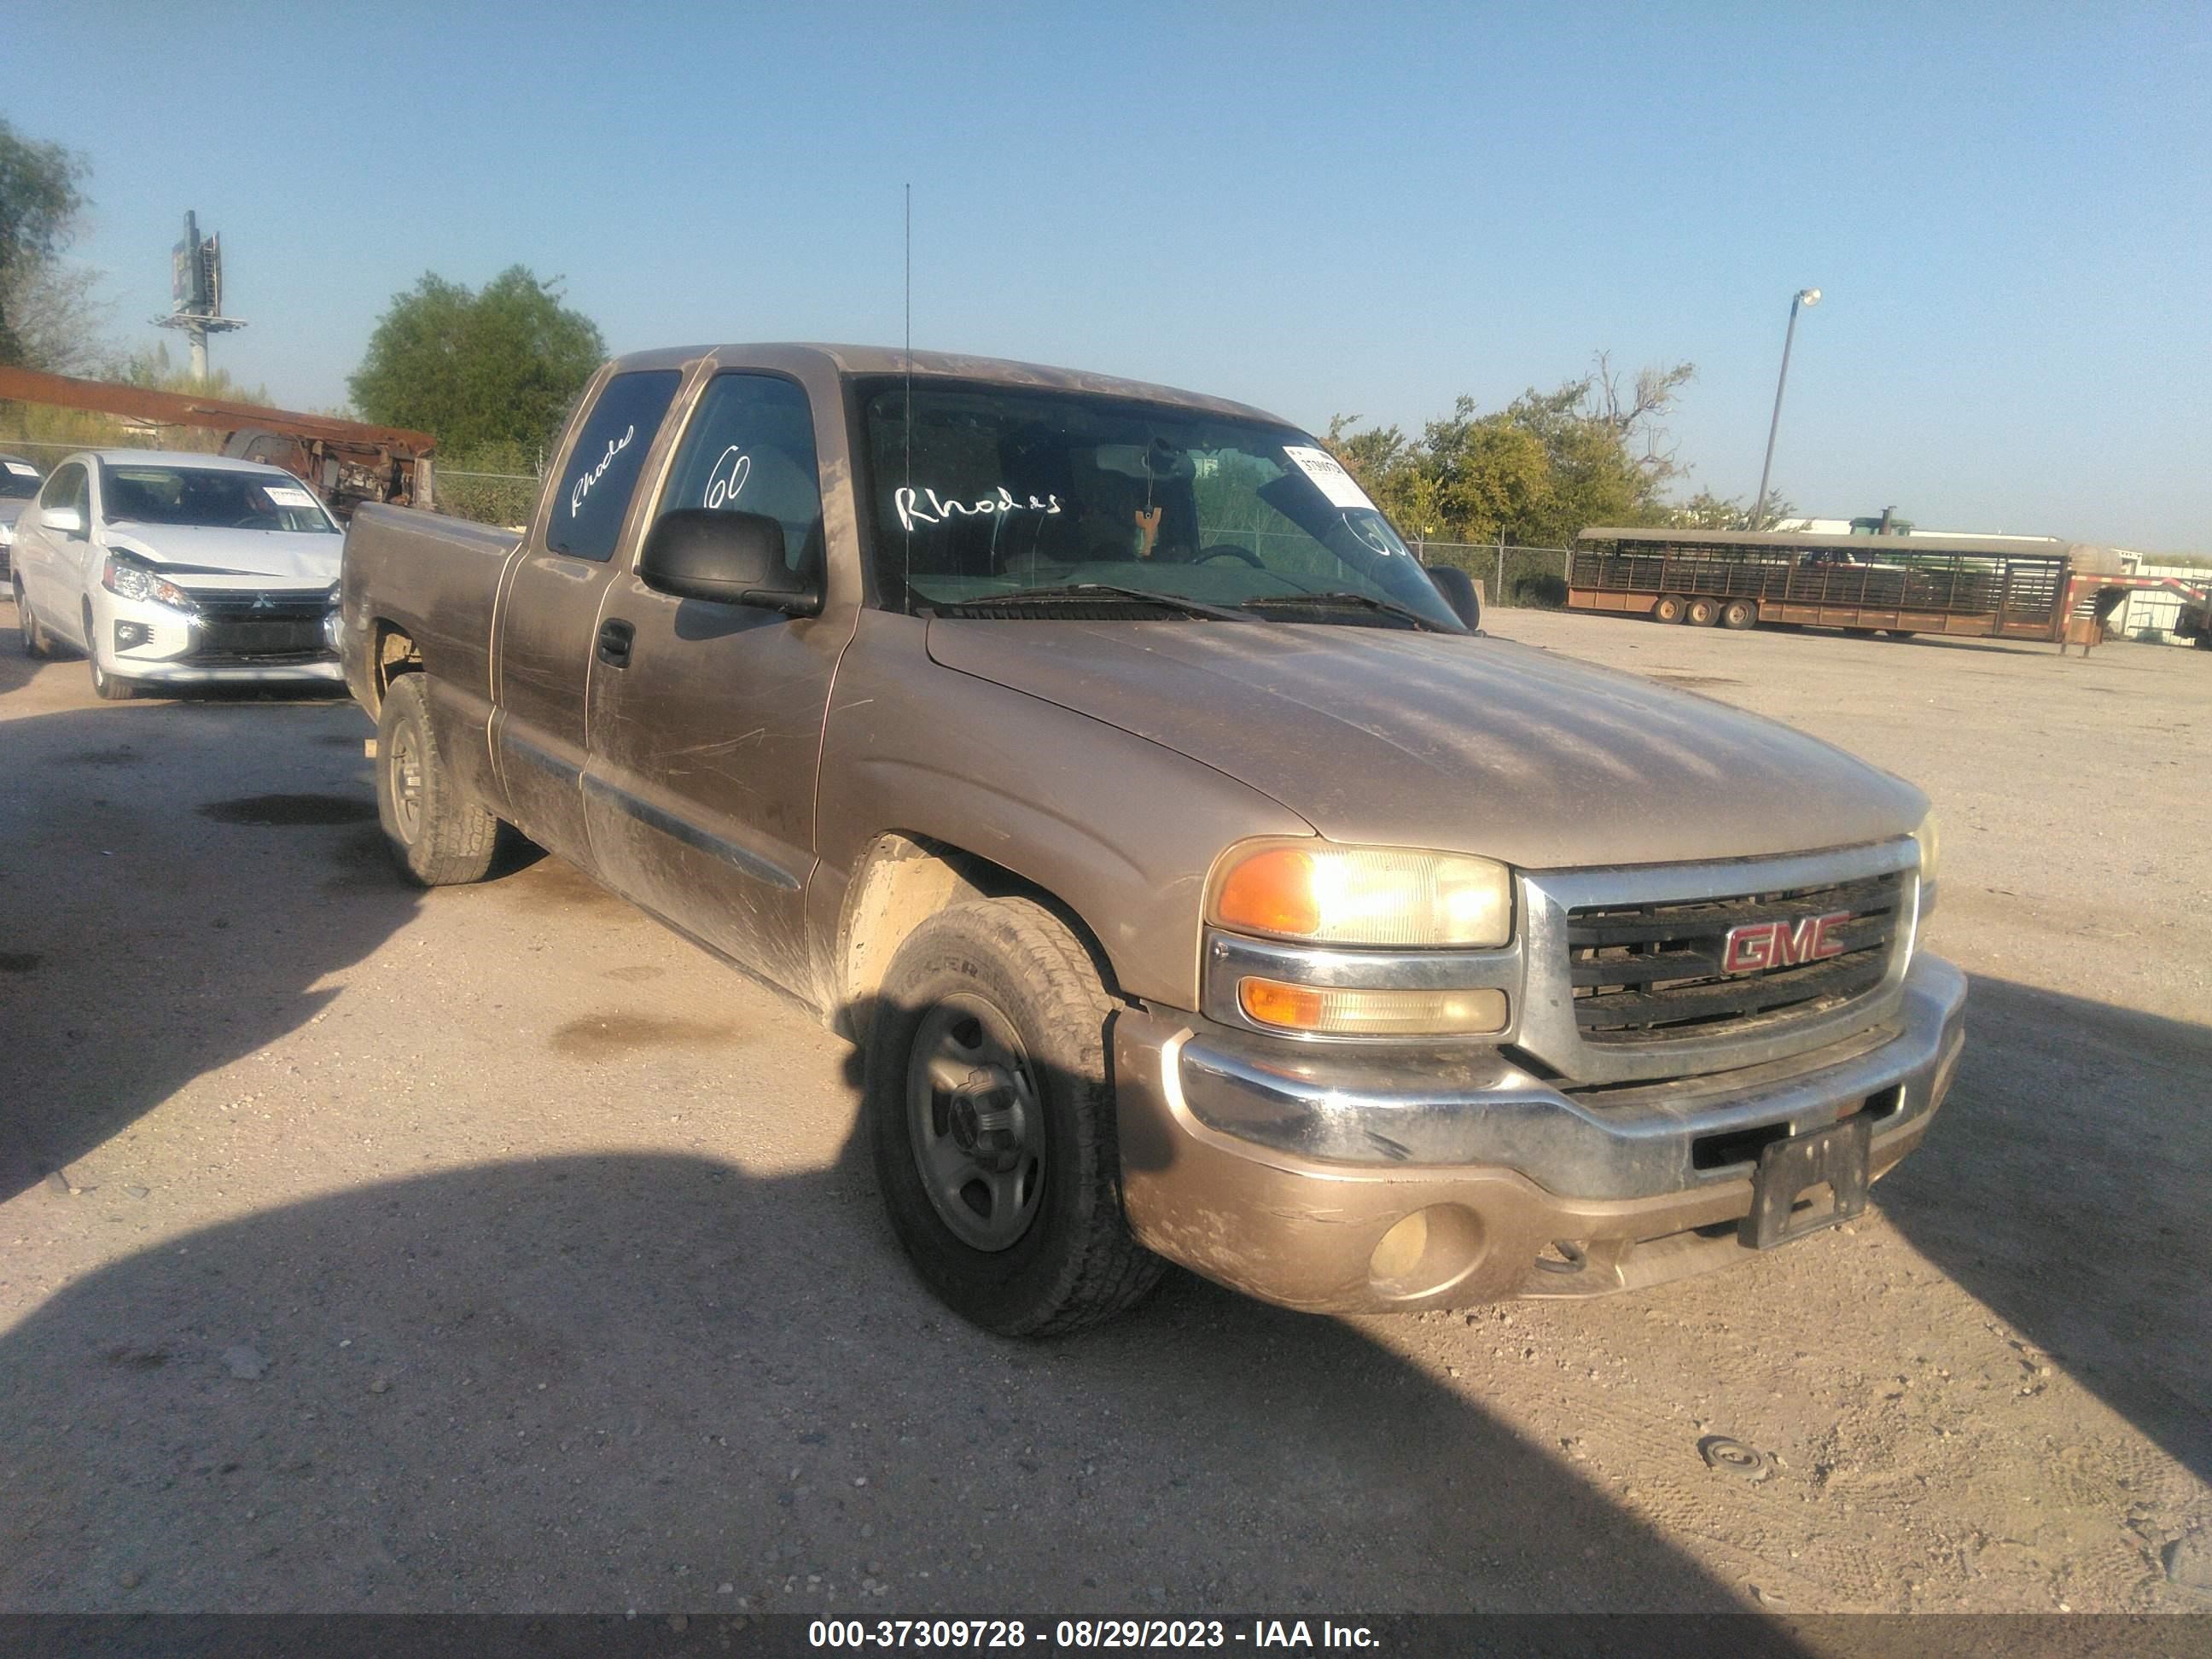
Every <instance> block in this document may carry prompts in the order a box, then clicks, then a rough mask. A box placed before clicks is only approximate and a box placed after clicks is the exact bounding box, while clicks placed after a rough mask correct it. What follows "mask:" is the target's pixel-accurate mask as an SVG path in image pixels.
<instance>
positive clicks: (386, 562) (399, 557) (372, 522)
mask: <svg viewBox="0 0 2212 1659" xmlns="http://www.w3.org/2000/svg"><path fill="white" fill-rule="evenodd" d="M521 539H522V538H521V537H520V535H519V534H518V533H517V532H513V531H511V530H504V529H500V528H497V527H495V526H489V525H480V524H474V523H471V522H470V521H469V520H465V519H453V518H448V517H447V516H445V515H444V514H442V513H428V512H423V511H420V510H417V509H416V508H413V507H373V506H364V507H362V508H361V509H360V510H359V511H358V512H356V513H355V514H354V518H353V524H352V527H351V529H350V531H349V533H348V534H347V537H346V550H345V574H344V577H343V581H342V584H341V590H340V591H341V605H342V606H343V611H344V616H345V647H344V651H345V671H346V684H347V685H348V687H349V689H350V690H352V692H353V696H354V700H355V701H356V702H358V703H360V704H361V706H362V708H365V709H367V710H368V713H369V714H370V715H371V716H372V717H374V715H375V714H377V712H378V710H379V708H380V705H381V703H382V702H383V695H384V687H385V685H386V683H387V682H388V681H389V679H390V678H391V676H392V673H393V672H395V671H402V670H404V669H406V668H413V667H419V668H421V669H422V670H423V671H426V672H428V674H429V675H430V677H431V681H430V683H431V684H432V685H433V686H434V687H435V702H434V703H433V705H432V713H433V716H434V718H435V720H436V722H437V731H438V738H439V741H440V744H441V747H442V748H443V749H444V750H446V754H447V759H448V760H449V761H450V762H451V763H452V764H453V766H454V767H455V768H456V769H457V770H458V771H459V774H460V775H461V776H462V777H463V778H464V779H465V780H466V781H467V784H468V786H469V787H470V788H471V791H472V792H473V793H477V796H478V798H479V799H483V801H484V802H485V803H486V805H494V806H495V805H496V804H497V802H498V800H499V797H500V791H499V788H498V786H497V783H496V781H495V775H494V771H493V768H492V766H491V759H490V750H489V724H490V720H491V710H492V682H491V641H492V620H493V617H494V614H495V611H496V609H497V605H498V599H499V592H500V580H501V574H502V573H503V572H504V571H505V569H506V568H507V561H508V559H509V558H510V557H511V556H513V553H514V550H515V549H516V548H517V547H518V546H519V545H520V544H521Z"/></svg>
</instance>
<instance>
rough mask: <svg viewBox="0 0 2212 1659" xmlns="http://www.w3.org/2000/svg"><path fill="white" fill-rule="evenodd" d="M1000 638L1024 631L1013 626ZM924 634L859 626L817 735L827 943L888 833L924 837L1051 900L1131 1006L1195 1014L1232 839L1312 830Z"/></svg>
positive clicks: (909, 622)
mask: <svg viewBox="0 0 2212 1659" xmlns="http://www.w3.org/2000/svg"><path fill="white" fill-rule="evenodd" d="M1005 625H1006V626H1007V627H1010V628H1013V627H1019V626H1021V624H1020V623H1006V624H1005ZM926 633H927V623H925V622H923V621H922V620H921V619H920V618H917V617H904V616H898V615H896V614H893V613H891V612H888V611H866V612H863V613H862V617H861V622H860V628H859V629H858V631H857V632H856V633H855V635H854V639H853V642H852V644H851V645H850V646H849V647H848V648H847V650H846V653H845V656H844V659H843V661H842V663H841V664H840V665H839V668H838V674H837V684H836V691H835V693H834V695H833V696H832V698H831V701H830V707H829V719H828V724H827V726H826V729H825V731H824V733H823V752H822V775H821V777H822V781H821V787H820V790H819V791H818V793H817V806H816V813H817V818H816V824H817V828H816V844H817V848H819V850H820V853H821V856H822V860H823V867H822V872H821V875H820V877H819V878H817V881H818V884H819V885H820V887H821V889H822V890H820V891H819V892H818V893H814V894H810V896H809V904H808V909H809V913H810V915H811V916H813V917H815V918H817V937H821V938H823V939H824V940H825V950H826V949H833V948H834V946H830V945H828V944H827V941H829V940H834V939H835V938H836V918H837V916H838V915H839V914H840V910H841V908H842V902H843V896H844V888H845V884H846V883H847V882H848V880H849V878H850V877H851V875H852V872H854V868H855V866H856V865H857V864H858V863H859V861H860V860H861V858H862V857H863V856H864V855H865V854H866V850H867V848H869V847H870V846H871V845H872V844H873V843H874V842H875V841H876V840H877V838H878V836H882V835H884V834H885V833H890V832H902V833H905V834H908V835H912V836H926V837H928V838H930V839H932V840H934V841H939V842H945V843H947V844H949V845H951V846H954V847H957V848H962V849H963V850H964V851H966V852H968V853H971V854H975V855H976V856H978V857H980V858H984V859H988V860H991V861H992V862H993V863H994V864H997V865H999V866H1002V867H1004V868H1006V869H1007V870H1010V871H1012V872H1013V873H1014V874H1015V875H1017V876H1018V877H1020V878H1022V879H1023V880H1024V881H1026V882H1029V883H1030V884H1033V885H1035V886H1036V887H1039V888H1041V889H1042V890H1044V891H1046V892H1048V893H1050V894H1051V895H1053V896H1054V897H1055V898H1057V899H1058V900H1060V902H1061V903H1063V904H1065V905H1066V907H1067V908H1069V909H1070V910H1072V911H1073V912H1074V913H1075V915H1077V916H1078V917H1079V919H1080V920H1081V921H1083V922H1084V924H1085V926H1086V927H1089V929H1090V930H1091V934H1092V936H1093V937H1094V938H1095V939H1097V942H1098V945H1099V946H1100V948H1101V949H1102V950H1103V951H1105V953H1106V957H1107V960H1108V962H1109V964H1110V965H1111V967H1112V969H1113V972H1114V975H1115V982H1116V984H1117V985H1118V987H1119V988H1120V989H1121V993H1122V994H1124V995H1127V996H1130V997H1133V998H1138V999H1141V1000H1147V1001H1158V1002H1163V1003H1165V1004H1168V1005H1170V1006H1174V1007H1177V1008H1194V1007H1195V1006H1198V981H1199V973H1200V933H1201V932H1202V930H1203V925H1204V917H1203V915H1202V912H1203V908H1204V902H1205V891H1206V875H1207V873H1208V872H1210V871H1211V869H1212V866H1213V861H1214V860H1215V859H1216V858H1217V857H1218V855H1219V854H1220V853H1221V851H1222V849H1223V848H1225V847H1227V846H1229V845H1230V844H1231V842H1237V841H1241V840H1243V839H1245V838H1246V837H1248V836H1305V835H1311V834H1313V833H1314V831H1313V827H1312V826H1311V825H1310V824H1309V823H1306V821H1305V820H1304V819H1303V818H1301V817H1298V816H1297V814H1296V813H1294V812H1292V811H1290V810H1289V809H1288V808H1286V807H1285V806H1283V805H1280V804H1279V803H1278V802H1276V801H1274V800H1273V799H1270V798H1268V797H1267V796H1266V795H1263V794H1261V793H1260V792H1259V791H1257V790H1255V789H1254V788H1252V787H1249V785H1246V784H1243V783H1239V782H1237V781H1236V780H1235V779H1233V778H1230V777H1227V776H1225V775H1223V774H1221V773H1219V772H1217V771H1215V770H1213V769H1212V768H1211V767H1208V766H1206V765H1203V764H1201V763H1199V762H1197V761H1194V760H1191V759H1189V758H1188V757H1184V756H1182V755H1179V754H1176V752H1175V751H1173V750H1169V749H1164V748H1162V747H1161V746H1160V745H1158V744H1155V743H1152V742H1150V741H1148V740H1146V739H1145V738H1139V737H1137V736H1134V735H1133V734H1132V733H1130V732H1125V731H1122V730H1121V728H1120V727H1118V726H1109V725H1108V724H1106V723H1105V722H1103V721H1101V720H1093V719H1091V717H1089V716H1088V715H1085V714H1076V713H1074V712H1073V711H1071V710H1069V709H1066V708H1060V707H1058V706H1057V705H1055V704H1053V703H1048V702H1043V701H1042V700H1040V699H1038V698H1036V697H1032V696H1028V695H1027V694H1025V693H1023V692H1018V691H1012V690H1008V689H1006V687H1004V686H1000V685H996V684H993V683H991V682H990V681H987V680H983V679H978V678H975V677H974V676H973V675H969V674H963V673H962V672H960V671H957V670H956V669H950V668H946V667H944V666H942V665H939V664H938V663H935V662H933V661H932V660H931V659H930V658H929V656H928V653H927V650H926V649H925V646H924V641H925V638H926Z"/></svg>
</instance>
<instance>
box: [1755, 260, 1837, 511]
mask: <svg viewBox="0 0 2212 1659" xmlns="http://www.w3.org/2000/svg"><path fill="white" fill-rule="evenodd" d="M1818 304H1820V289H1817V288H1801V289H1798V290H1797V292H1796V293H1795V294H1794V295H1790V330H1789V332H1787V333H1786V334H1784V336H1783V337H1782V373H1781V374H1780V376H1779V377H1778V379H1777V380H1775V382H1774V418H1773V419H1772V420H1771V421H1769V422H1767V423H1766V461H1765V465H1762V466H1761V467H1760V468H1759V497H1758V499H1757V500H1756V501H1753V502H1752V504H1751V527H1752V528H1753V530H1756V529H1758V528H1759V526H1761V525H1762V524H1764V523H1765V520H1766V477H1767V475H1768V474H1769V473H1771V472H1772V471H1774V435H1775V434H1776V433H1777V432H1779V431H1780V430H1781V429H1782V388H1783V387H1784V386H1788V385H1789V384H1790V346H1791V345H1792V344H1794V343H1796V338H1797V307H1800V306H1816V305H1818Z"/></svg>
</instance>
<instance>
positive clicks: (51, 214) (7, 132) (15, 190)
mask: <svg viewBox="0 0 2212 1659" xmlns="http://www.w3.org/2000/svg"><path fill="white" fill-rule="evenodd" d="M84 173H85V165H84V162H83V161H82V160H81V159H80V158H79V157H77V156H75V155H70V152H69V151H67V150H65V149H63V148H62V147H61V146H60V145H59V144H42V143H33V141H32V140H30V139H27V138H25V137H21V136H20V135H19V134H17V132H16V131H15V128H14V127H13V126H11V125H9V124H8V122H7V121H5V120H4V119H0V363H4V364H9V365H16V364H21V363H22V362H24V356H23V345H22V342H21V339H20V338H19V337H17V333H16V329H15V322H14V319H13V316H12V314H11V313H10V312H9V309H8V305H9V301H10V300H13V299H17V298H18V296H19V295H20V293H21V283H23V281H24V280H25V278H26V276H27V273H28V272H29V271H30V270H32V269H33V268H34V267H36V266H37V265H39V264H41V263H42V262H44V261H46V260H48V259H51V258H52V257H53V254H54V252H55V250H56V248H58V246H60V245H61V243H62V241H63V240H64V238H65V236H66V234H67V232H68V228H69V224H70V220H72V219H73V218H75V217H76V215H77V213H78V211H79V210H82V208H83V206H84V196H83V193H82V191H79V190H78V189H77V181H78V180H79V179H82V178H83V177H84Z"/></svg>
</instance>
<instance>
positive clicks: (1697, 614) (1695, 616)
mask: <svg viewBox="0 0 2212 1659" xmlns="http://www.w3.org/2000/svg"><path fill="white" fill-rule="evenodd" d="M1720 619H1721V607H1720V603H1719V601H1718V600H1716V599H1706V598H1705V596H1704V595H1702V594H1700V595H1699V597H1697V598H1696V599H1692V600H1691V601H1690V603H1689V605H1688V606H1687V607H1686V609H1685V610H1684V611H1683V612H1682V620H1683V621H1684V622H1686V623H1689V624H1690V626H1691V627H1692V628H1711V626H1712V625H1713V624H1714V623H1717V622H1718V621H1719V620H1720Z"/></svg>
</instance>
